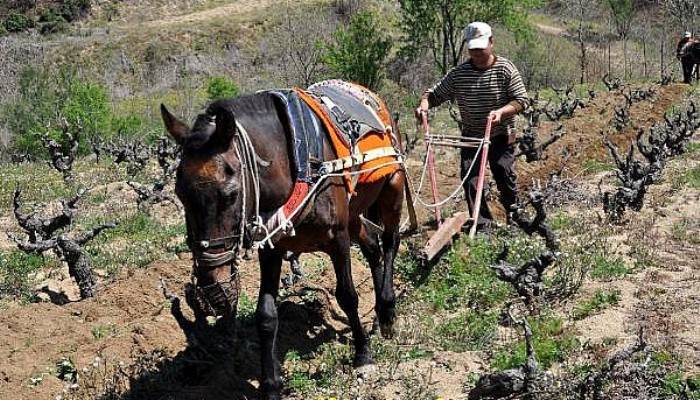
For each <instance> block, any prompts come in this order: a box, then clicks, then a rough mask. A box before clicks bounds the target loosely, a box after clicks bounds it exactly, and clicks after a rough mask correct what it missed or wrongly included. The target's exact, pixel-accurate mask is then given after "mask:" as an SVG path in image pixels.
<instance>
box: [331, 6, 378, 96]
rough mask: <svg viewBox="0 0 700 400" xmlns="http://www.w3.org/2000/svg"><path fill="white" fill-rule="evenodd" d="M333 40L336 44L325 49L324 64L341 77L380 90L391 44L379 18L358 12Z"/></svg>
mask: <svg viewBox="0 0 700 400" xmlns="http://www.w3.org/2000/svg"><path fill="white" fill-rule="evenodd" d="M334 37H335V44H331V45H328V46H326V48H325V50H324V54H323V57H322V60H323V63H324V64H325V65H326V66H327V67H328V68H329V69H330V70H331V72H333V73H334V74H335V75H337V76H338V77H340V78H343V79H346V80H349V81H352V82H357V83H359V84H361V85H364V86H366V87H368V88H369V89H372V90H378V89H379V86H380V83H381V79H382V77H383V71H382V70H383V69H384V61H385V60H386V57H387V56H388V55H389V50H390V49H391V41H390V40H389V39H388V38H387V37H386V36H385V35H384V34H382V29H381V27H380V23H379V20H378V18H377V16H376V15H375V14H374V13H371V12H366V11H365V12H360V13H357V14H355V15H354V16H353V17H352V19H351V20H350V24H349V25H348V27H347V29H343V28H341V29H339V30H337V31H336V32H335V34H334Z"/></svg>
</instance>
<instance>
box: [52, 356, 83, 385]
mask: <svg viewBox="0 0 700 400" xmlns="http://www.w3.org/2000/svg"><path fill="white" fill-rule="evenodd" d="M56 377H57V378H58V379H60V380H62V381H64V382H68V383H76V382H78V370H77V369H76V368H75V363H74V362H73V360H71V359H70V358H62V359H60V360H58V362H56Z"/></svg>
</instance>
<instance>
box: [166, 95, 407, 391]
mask: <svg viewBox="0 0 700 400" xmlns="http://www.w3.org/2000/svg"><path fill="white" fill-rule="evenodd" d="M161 113H162V117H163V121H164V123H165V126H166V128H167V130H168V132H169V133H170V134H171V135H172V137H173V138H174V139H175V140H176V141H177V143H178V144H179V145H180V146H181V147H182V150H183V152H182V160H181V162H180V165H179V167H178V170H177V180H176V193H177V196H178V197H179V198H180V200H181V201H182V204H183V205H184V208H185V218H186V223H187V236H188V244H189V246H190V248H191V250H192V252H193V259H194V265H193V275H194V277H195V280H196V285H197V292H198V294H199V295H200V297H201V299H200V302H201V303H203V304H206V305H208V306H209V308H208V309H207V310H204V311H203V310H199V312H197V310H195V313H196V314H198V319H201V318H202V317H206V314H216V315H217V316H220V317H222V318H221V319H222V320H224V321H226V320H228V321H231V320H232V319H235V313H236V307H237V301H238V290H239V284H238V274H237V268H238V267H237V259H238V255H239V254H238V253H239V251H240V250H241V247H244V248H245V247H249V246H250V242H251V240H250V237H251V235H252V234H253V233H252V232H250V231H251V226H252V222H253V221H252V219H251V218H249V216H252V215H254V214H255V204H254V203H255V202H254V197H255V196H252V195H251V194H250V192H249V193H248V194H246V193H245V191H246V189H245V188H246V187H247V188H253V187H255V185H254V183H255V182H254V181H253V179H254V176H253V171H255V170H256V169H257V170H258V171H257V173H258V175H259V200H260V201H259V207H260V213H267V212H272V211H274V210H277V209H278V208H279V207H280V206H282V205H283V204H285V202H286V201H287V199H288V198H289V196H290V194H291V192H292V190H293V187H294V183H295V179H296V177H295V176H294V175H295V172H294V171H295V168H294V165H293V160H292V157H291V156H290V154H292V153H290V152H291V151H292V143H291V141H290V129H289V125H288V124H289V121H287V118H286V114H285V111H284V106H283V105H282V104H280V101H279V100H278V99H277V98H276V97H275V96H273V95H272V94H270V93H268V92H260V93H257V94H254V95H250V96H244V97H239V98H236V99H232V100H224V101H218V102H215V103H213V104H211V105H210V106H209V107H208V108H207V110H206V112H205V113H203V114H200V115H199V116H198V117H197V118H196V120H195V122H194V124H193V126H192V128H191V129H190V128H189V127H188V126H187V125H185V124H184V123H182V122H180V121H179V120H178V119H177V118H175V117H174V116H173V115H172V114H171V113H170V112H168V110H167V109H166V108H165V106H162V105H161ZM242 128H243V129H244V130H245V132H246V136H247V137H249V138H250V141H249V143H252V147H253V148H254V150H255V154H254V156H253V157H252V158H250V157H248V158H246V157H244V156H242V155H241V154H242V152H241V151H242V149H241V146H240V144H241V143H242V141H241V136H242V135H241V129H242ZM324 157H325V159H326V160H332V159H335V158H336V157H335V155H334V152H333V150H332V149H331V147H330V146H329V145H328V143H327V142H326V143H325V145H324ZM253 159H254V160H255V161H251V160H253ZM252 164H255V165H252ZM404 180H405V172H404V171H403V169H401V168H399V169H398V170H397V171H395V172H394V173H392V174H390V175H388V176H385V177H384V178H382V179H381V180H379V181H376V182H373V183H366V184H360V185H358V186H357V187H356V188H355V191H356V194H355V195H353V196H352V197H351V198H350V200H348V192H347V190H346V185H345V183H344V181H343V180H342V179H340V178H337V177H332V178H329V179H326V180H324V181H323V184H322V186H320V189H319V190H318V191H317V192H316V195H315V196H314V198H313V199H312V200H311V202H309V203H307V205H306V210H304V212H303V216H302V217H301V218H302V219H301V220H300V221H296V223H295V226H294V230H295V235H294V236H291V237H283V238H281V239H278V240H277V241H276V242H275V243H274V248H271V247H270V246H264V247H262V248H260V249H259V250H258V257H259V262H260V293H259V297H258V303H257V309H256V321H257V329H258V334H259V337H260V342H261V352H262V354H261V366H262V379H261V380H260V382H261V386H260V389H261V391H262V392H263V397H264V398H265V399H279V398H280V391H281V389H282V379H281V376H280V363H279V361H278V360H277V358H276V355H275V353H276V343H275V342H276V336H277V326H278V319H277V308H276V305H275V299H276V297H277V294H278V287H279V284H280V269H281V265H282V259H283V256H284V254H285V253H286V252H287V251H291V252H294V253H296V254H299V253H304V252H313V251H322V252H325V253H326V254H328V255H329V256H330V258H331V261H332V263H333V267H334V270H335V276H336V291H335V295H336V298H337V300H338V304H339V305H340V307H341V308H342V310H343V311H344V312H345V314H346V315H347V317H348V321H349V324H350V327H351V329H352V335H353V339H354V346H355V357H354V362H353V364H354V366H355V367H361V366H366V365H369V364H372V358H371V356H370V351H369V346H368V336H367V334H366V333H365V331H364V329H363V327H362V325H361V323H360V318H359V315H358V297H357V292H356V291H355V286H354V284H353V279H352V274H351V269H350V243H351V241H355V242H357V243H358V244H359V245H360V247H361V250H362V253H363V254H364V256H365V258H366V259H367V261H368V262H369V266H370V268H371V271H372V276H373V282H374V290H375V311H376V314H377V319H378V321H379V325H380V328H381V333H382V335H383V336H385V337H389V336H391V334H392V329H393V322H394V316H395V295H394V287H393V263H394V258H395V255H396V252H397V249H398V245H399V224H400V219H401V206H402V202H403V196H404V192H403V188H404ZM370 208H371V211H372V212H371V213H369V212H368V210H370ZM363 213H365V214H371V215H373V216H374V217H372V218H373V220H374V221H375V222H376V223H378V224H381V225H382V226H383V233H382V234H381V244H380V240H379V239H380V238H379V235H378V234H376V233H375V234H373V233H371V231H370V230H369V229H368V228H367V227H366V226H365V225H364V224H363V222H362V220H361V218H360V215H361V214H363ZM203 308H206V307H203ZM220 322H221V321H220Z"/></svg>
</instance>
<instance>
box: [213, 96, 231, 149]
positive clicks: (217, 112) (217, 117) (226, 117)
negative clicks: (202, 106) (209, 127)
mask: <svg viewBox="0 0 700 400" xmlns="http://www.w3.org/2000/svg"><path fill="white" fill-rule="evenodd" d="M207 114H208V115H211V116H212V117H213V118H214V123H215V124H216V131H215V132H214V136H213V137H212V139H213V140H215V141H216V143H219V144H221V145H223V146H224V147H228V145H229V144H230V143H231V140H233V137H234V136H235V135H236V116H235V115H234V114H233V111H232V110H231V109H230V108H229V107H226V105H224V104H222V103H221V102H214V103H212V104H211V105H209V108H208V109H207Z"/></svg>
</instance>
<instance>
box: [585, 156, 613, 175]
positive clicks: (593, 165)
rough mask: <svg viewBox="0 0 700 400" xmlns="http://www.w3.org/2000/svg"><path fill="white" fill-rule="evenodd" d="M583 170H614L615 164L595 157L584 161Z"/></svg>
mask: <svg viewBox="0 0 700 400" xmlns="http://www.w3.org/2000/svg"><path fill="white" fill-rule="evenodd" d="M583 170H584V171H586V172H587V173H589V174H598V173H601V172H607V171H612V170H613V165H612V164H610V163H609V162H604V161H598V160H594V159H590V160H586V161H585V162H584V163H583Z"/></svg>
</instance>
